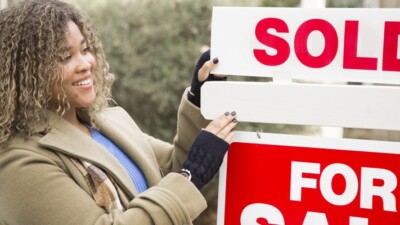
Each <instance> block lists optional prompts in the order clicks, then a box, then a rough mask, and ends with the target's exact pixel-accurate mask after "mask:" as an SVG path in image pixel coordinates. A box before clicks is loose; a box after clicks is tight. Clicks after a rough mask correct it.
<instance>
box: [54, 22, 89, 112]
mask: <svg viewBox="0 0 400 225" xmlns="http://www.w3.org/2000/svg"><path fill="white" fill-rule="evenodd" d="M66 40H67V45H66V49H65V52H64V54H63V55H62V70H63V82H62V89H63V91H64V92H65V95H66V98H67V101H68V103H69V105H70V107H69V109H68V111H67V113H68V112H71V113H74V114H75V113H76V109H77V108H81V107H90V106H91V105H92V104H93V103H94V102H95V100H96V93H95V90H94V87H93V77H94V74H93V71H94V69H95V67H96V60H95V58H94V57H93V55H92V53H91V52H90V49H89V48H88V46H87V43H86V40H85V38H84V37H83V35H82V33H81V31H80V30H79V28H78V26H77V25H76V24H75V23H74V22H72V21H70V22H68V24H67V33H66ZM56 86H57V85H56ZM62 89H61V88H57V87H55V90H54V91H53V95H58V96H63V94H62V93H60V92H61V91H62ZM54 99H58V98H57V97H55V98H54Z"/></svg>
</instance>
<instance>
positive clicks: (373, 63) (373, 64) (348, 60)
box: [343, 21, 378, 70]
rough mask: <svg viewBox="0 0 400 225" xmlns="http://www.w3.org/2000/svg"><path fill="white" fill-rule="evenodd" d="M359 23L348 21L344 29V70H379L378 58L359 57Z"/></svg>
mask: <svg viewBox="0 0 400 225" xmlns="http://www.w3.org/2000/svg"><path fill="white" fill-rule="evenodd" d="M357 44H358V21H346V23H345V28H344V47H343V69H359V70H377V68H378V66H377V62H378V60H377V59H376V58H369V57H358V56H357Z"/></svg>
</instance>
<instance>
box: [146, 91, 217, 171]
mask: <svg viewBox="0 0 400 225" xmlns="http://www.w3.org/2000/svg"><path fill="white" fill-rule="evenodd" d="M187 92H188V89H186V90H185V92H184V94H183V96H182V100H181V103H180V106H179V109H178V124H177V134H176V136H175V138H174V140H173V144H172V145H171V144H170V143H166V142H163V141H160V140H158V139H156V138H153V137H151V136H147V138H148V141H149V143H150V145H151V146H152V149H153V151H154V153H155V156H156V159H157V161H158V164H159V166H160V168H161V169H162V171H163V173H164V174H167V173H169V172H176V171H179V170H180V169H181V168H182V165H183V162H184V161H185V160H186V159H187V153H188V150H189V149H190V147H191V145H192V144H193V141H194V140H195V138H196V136H197V135H198V134H199V131H200V130H201V128H204V127H205V126H206V125H207V124H208V123H209V121H207V120H206V119H204V117H203V116H202V115H201V112H200V109H199V108H198V107H197V106H195V105H193V104H192V103H191V102H190V101H189V100H188V99H187Z"/></svg>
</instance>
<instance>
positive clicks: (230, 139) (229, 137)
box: [224, 131, 235, 144]
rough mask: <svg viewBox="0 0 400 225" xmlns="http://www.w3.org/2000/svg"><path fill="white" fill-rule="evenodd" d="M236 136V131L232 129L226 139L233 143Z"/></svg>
mask: <svg viewBox="0 0 400 225" xmlns="http://www.w3.org/2000/svg"><path fill="white" fill-rule="evenodd" d="M234 136H235V131H231V132H230V133H229V135H228V136H227V137H226V138H225V139H224V140H225V141H226V142H228V143H229V144H232V141H233V137H234Z"/></svg>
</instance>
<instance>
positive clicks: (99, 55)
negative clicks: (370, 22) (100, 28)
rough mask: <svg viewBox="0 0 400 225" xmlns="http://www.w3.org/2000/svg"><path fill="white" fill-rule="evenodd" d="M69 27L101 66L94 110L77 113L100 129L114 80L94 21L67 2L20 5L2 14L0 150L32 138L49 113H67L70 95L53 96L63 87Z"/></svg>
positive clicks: (32, 1)
mask: <svg viewBox="0 0 400 225" xmlns="http://www.w3.org/2000/svg"><path fill="white" fill-rule="evenodd" d="M69 21H73V22H74V23H75V24H76V25H77V26H78V27H79V29H80V31H81V32H82V34H83V36H84V37H85V39H86V41H87V45H88V48H89V49H90V52H91V53H92V54H93V56H94V57H95V59H96V61H97V67H96V70H95V71H94V86H95V91H96V101H95V103H94V104H93V105H92V106H91V107H90V108H80V109H78V115H79V117H80V118H85V119H89V120H90V121H91V123H92V124H91V125H93V126H95V121H94V119H93V115H94V113H96V112H97V111H99V110H101V109H103V108H105V107H107V106H108V104H109V101H110V100H111V85H112V83H113V81H114V76H113V75H112V74H111V73H110V72H109V66H108V63H107V61H106V59H105V55H104V51H103V47H102V45H101V42H100V40H99V38H98V36H97V34H96V31H95V29H94V27H93V25H92V23H91V22H90V21H89V19H88V18H86V17H85V16H84V15H83V14H82V13H81V12H80V11H79V10H78V9H76V8H75V7H73V6H71V5H69V4H67V3H65V2H62V1H58V0H27V1H24V2H21V3H19V4H18V5H16V6H14V7H11V8H7V9H4V10H2V11H0V31H1V32H0V56H1V57H0V106H1V109H0V144H2V143H4V142H6V141H7V140H8V139H10V137H12V136H13V135H14V134H16V133H23V134H25V135H26V136H30V135H32V132H33V128H34V126H35V124H36V123H37V122H38V121H40V120H41V119H43V117H45V116H46V110H52V111H56V112H57V113H58V114H60V115H62V114H63V113H64V112H65V110H67V109H68V107H69V104H68V101H67V99H66V95H65V93H64V95H63V94H61V96H56V97H54V96H52V93H53V92H52V90H53V89H54V88H53V87H54V85H59V86H61V85H60V84H61V83H62V81H63V76H62V69H61V66H62V54H63V49H64V47H65V45H66V43H67V42H66V32H67V23H68V22H69ZM54 102H56V103H57V104H58V106H57V105H56V106H55V107H54Z"/></svg>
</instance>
